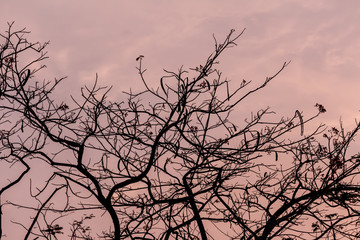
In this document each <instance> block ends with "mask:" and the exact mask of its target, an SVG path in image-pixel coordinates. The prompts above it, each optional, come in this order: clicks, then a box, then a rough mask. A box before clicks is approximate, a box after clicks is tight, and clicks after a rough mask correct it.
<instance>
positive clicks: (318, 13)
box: [0, 0, 360, 125]
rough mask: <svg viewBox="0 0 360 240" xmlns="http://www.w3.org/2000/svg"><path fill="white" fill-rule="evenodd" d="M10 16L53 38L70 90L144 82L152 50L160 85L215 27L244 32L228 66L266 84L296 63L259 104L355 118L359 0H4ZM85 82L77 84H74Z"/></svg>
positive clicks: (221, 32)
mask: <svg viewBox="0 0 360 240" xmlns="http://www.w3.org/2000/svg"><path fill="white" fill-rule="evenodd" d="M1 9H2V11H1V12H2V14H1V17H0V29H5V27H6V22H7V21H15V22H16V26H17V27H19V28H20V27H27V29H28V30H31V31H32V34H31V37H32V39H33V40H40V41H46V40H50V41H51V45H50V47H49V48H48V50H49V56H50V59H49V61H48V62H47V65H48V69H47V70H46V76H50V77H62V76H68V77H69V79H68V83H70V82H71V86H72V87H71V92H72V93H73V94H76V92H77V90H78V89H79V88H80V86H82V85H83V84H85V83H88V84H89V83H91V82H92V81H93V80H94V79H95V74H96V73H98V74H99V77H100V84H102V85H114V86H115V89H116V91H117V90H119V92H120V91H122V90H128V89H129V88H130V87H131V88H133V89H135V90H136V89H139V87H140V86H141V82H140V80H139V78H138V77H137V75H136V69H135V67H136V61H135V58H136V57H137V56H138V55H139V54H143V55H145V59H144V60H145V61H144V64H145V65H146V66H147V68H148V72H147V77H148V80H149V81H150V82H152V83H153V84H154V86H156V84H157V81H158V79H159V78H160V76H161V74H162V69H163V68H165V69H169V70H176V69H177V68H178V67H180V66H181V65H184V67H193V66H195V65H198V64H200V63H201V62H202V61H204V60H205V58H206V57H207V56H208V54H209V53H211V51H212V50H213V39H212V34H213V33H214V34H215V35H216V36H217V37H218V38H219V39H222V38H223V37H224V36H225V35H226V34H227V33H228V32H229V30H230V29H232V28H234V29H236V30H238V31H241V30H242V29H243V28H246V31H245V34H244V35H243V37H242V38H241V39H240V40H239V41H238V43H239V46H238V47H236V48H234V49H232V50H230V51H228V52H227V53H226V54H224V55H223V57H222V60H223V61H222V67H221V69H222V70H223V72H224V75H225V76H227V77H228V78H229V79H232V81H233V83H234V84H235V85H236V83H237V81H238V82H240V81H241V80H242V79H243V78H245V79H246V80H253V83H254V86H255V84H260V82H261V81H263V80H264V78H265V77H266V76H270V75H271V74H273V73H274V72H275V71H276V70H277V69H278V68H279V67H280V66H281V65H282V64H283V62H284V61H288V60H291V61H292V63H291V64H290V65H289V67H288V68H287V69H286V70H285V71H284V72H283V73H282V74H281V75H280V76H279V77H278V78H277V79H276V80H275V81H274V82H272V84H271V85H270V86H268V87H267V88H266V89H265V90H263V91H262V92H261V93H260V94H257V95H256V96H255V97H254V98H252V99H253V100H254V103H253V105H252V106H253V107H254V109H253V110H257V108H261V107H266V106H271V107H272V108H273V110H275V111H277V112H278V113H279V114H285V115H290V114H292V113H293V112H294V111H295V110H296V109H299V110H302V111H304V113H305V115H307V114H309V115H310V114H312V113H313V112H314V111H316V109H315V108H314V107H313V106H314V104H315V103H317V102H319V103H321V104H323V105H324V106H325V107H326V108H327V110H328V113H327V114H326V115H323V116H322V118H323V119H321V121H323V122H329V123H331V124H336V123H337V122H338V120H339V118H340V116H341V117H342V118H343V120H344V121H345V122H346V123H349V124H351V125H353V123H354V119H355V118H356V117H358V112H359V109H360V104H359V103H358V89H359V87H360V81H359V76H360V68H359V58H360V26H359V22H360V2H359V1H357V0H352V1H351V0H348V1H332V0H324V1H312V0H311V1H310V0H309V1H306V0H290V1H281V0H272V1H267V0H264V1H245V0H234V1H222V2H221V3H220V2H219V1H164V0H163V1H161V0H155V1H144V0H143V1H115V0H108V1H101V2H100V1H89V0H77V1H69V0H65V1H45V0H35V1H3V2H2V3H1ZM74 83H76V84H74Z"/></svg>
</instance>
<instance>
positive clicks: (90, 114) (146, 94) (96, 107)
mask: <svg viewBox="0 0 360 240" xmlns="http://www.w3.org/2000/svg"><path fill="white" fill-rule="evenodd" d="M242 33H243V32H241V33H239V34H235V31H234V30H231V31H230V33H229V34H228V35H227V36H226V38H225V39H224V40H223V41H222V42H221V43H219V42H218V41H217V39H216V38H215V37H214V40H215V50H214V52H213V53H212V54H211V55H210V56H209V57H208V58H207V59H206V61H205V62H204V63H203V64H202V65H199V66H196V67H194V68H190V69H189V70H184V69H183V68H180V69H179V70H178V71H175V72H173V71H165V75H164V76H162V77H161V78H160V81H159V85H158V87H156V88H152V87H151V85H150V84H149V83H148V82H147V81H146V76H145V71H146V69H144V67H143V61H144V56H139V57H138V58H137V59H136V60H137V61H138V67H137V70H138V73H139V76H140V79H141V80H142V82H143V84H144V90H143V91H141V92H138V93H133V92H132V91H130V92H127V93H124V94H126V95H127V100H126V101H124V102H116V101H111V100H109V96H108V95H109V93H110V90H111V88H104V87H99V86H98V84H97V79H96V80H95V83H94V85H93V86H92V87H84V88H82V89H81V93H80V94H79V96H75V97H73V98H72V101H71V102H61V101H59V100H58V99H56V97H55V96H53V95H54V94H53V93H54V91H56V89H57V86H58V85H59V84H60V83H61V82H63V80H64V79H60V80H54V81H41V82H40V81H37V80H36V73H37V71H39V70H40V69H42V68H43V65H41V63H42V62H43V60H44V59H45V58H46V53H45V52H44V49H45V46H46V44H39V43H35V44H33V43H30V42H28V41H27V38H26V36H27V34H28V32H26V31H25V29H23V30H20V31H13V26H12V24H9V28H8V30H7V31H6V33H5V34H3V35H1V37H2V40H3V43H2V44H1V52H0V67H1V73H0V74H1V82H0V94H1V105H0V113H1V129H3V130H1V143H2V145H1V154H2V155H1V164H3V163H11V164H16V165H21V166H23V169H24V170H23V171H22V172H20V174H19V175H18V177H17V178H15V179H9V181H8V183H7V184H5V186H4V187H2V188H1V190H0V194H2V193H3V192H4V191H6V190H8V191H9V190H10V189H13V187H16V185H17V184H18V183H19V182H20V181H23V179H24V176H25V175H28V178H29V179H35V178H36V176H35V175H34V174H31V171H32V170H33V169H34V171H36V168H37V167H38V166H39V164H40V163H41V164H46V165H47V166H48V169H49V172H51V174H49V177H48V178H47V179H46V180H44V183H43V185H42V186H41V187H39V186H37V187H35V186H34V187H33V186H32V185H31V189H30V192H31V195H30V197H31V198H33V199H35V200H36V201H37V202H38V204H37V206H28V205H25V204H23V203H16V202H14V201H12V202H6V204H9V205H11V206H16V207H22V208H23V209H30V210H32V211H33V215H32V216H31V217H32V220H31V222H30V223H25V222H22V223H19V224H20V225H21V226H22V227H23V228H24V229H25V230H26V234H25V237H24V238H25V239H28V238H29V237H36V238H39V239H40V238H43V239H57V238H58V237H59V236H67V237H68V238H70V239H94V236H95V234H94V233H93V232H92V229H94V228H96V226H90V224H91V221H92V220H93V219H97V218H101V216H100V214H97V213H103V214H105V215H106V216H108V217H109V218H110V219H111V223H112V227H111V228H110V230H109V229H104V230H103V232H102V233H101V234H98V235H97V237H98V238H104V239H220V238H221V239H224V238H228V239H257V240H260V239H287V240H290V239H341V238H343V239H344V238H348V239H349V238H352V239H353V238H357V237H360V234H359V233H358V231H357V230H356V228H357V224H358V221H359V215H358V212H357V211H358V210H357V209H358V202H359V200H360V195H358V191H359V189H360V187H359V185H358V184H357V179H358V176H357V175H358V170H359V163H360V161H359V157H358V156H359V155H357V154H354V153H353V154H348V153H347V152H348V149H349V145H350V143H351V141H352V140H353V139H354V137H355V135H356V133H357V132H358V130H359V126H356V127H355V128H354V129H353V130H352V131H350V132H346V131H345V130H344V129H343V128H342V127H341V126H340V128H339V129H338V128H335V127H334V128H326V127H325V126H323V125H321V126H319V127H318V128H315V129H314V130H313V131H309V130H307V131H305V129H304V126H305V125H307V123H308V122H309V121H311V120H313V119H314V118H316V117H317V116H319V114H322V113H324V112H325V111H326V110H325V108H324V107H323V106H322V105H321V104H316V107H317V109H318V111H317V113H316V114H315V115H314V116H312V117H310V118H307V119H304V117H303V115H302V113H301V112H299V111H295V113H294V116H292V117H289V118H280V119H276V115H275V114H274V113H273V112H272V111H270V109H269V108H265V109H260V110H259V111H256V112H255V113H242V114H246V115H242V116H243V118H244V120H243V121H239V119H236V118H235V117H234V113H235V114H237V115H239V114H238V113H239V112H240V111H241V109H240V105H241V104H242V103H243V102H244V101H245V100H247V97H248V96H249V95H252V94H255V93H256V92H258V91H259V90H260V89H262V88H264V87H265V86H266V85H267V84H268V83H269V82H270V81H271V80H272V79H274V78H275V77H276V76H277V75H278V74H279V73H280V72H281V71H282V70H283V69H284V68H285V67H286V66H287V65H288V63H284V64H283V65H282V66H281V67H280V69H279V70H278V71H277V72H276V73H275V74H274V75H273V76H271V77H267V78H266V79H265V80H264V82H263V83H262V84H260V85H259V86H257V87H253V88H251V85H252V84H251V82H250V81H249V82H247V81H245V80H241V81H240V82H236V83H230V81H229V80H227V79H225V78H224V77H223V76H222V73H221V71H220V70H219V69H218V68H217V66H218V63H219V62H218V58H219V56H220V55H221V54H222V53H223V52H224V51H225V50H226V49H228V48H231V47H233V46H235V45H236V40H237V39H238V38H239V37H240V36H241V35H242ZM31 51H32V52H33V53H30V55H29V52H31ZM29 56H30V57H29ZM249 89H250V90H249ZM144 99H151V101H150V102H149V103H148V102H146V101H144ZM274 119H275V120H274ZM30 162H31V164H30ZM9 172H10V171H9ZM34 189H35V190H34ZM59 192H61V193H63V194H61V195H60V194H59ZM24 196H25V195H24ZM0 197H1V195H0ZM2 200H3V199H2ZM59 202H61V204H62V205H61V204H60V205H61V207H59V205H58V203H59ZM2 204H3V203H2ZM95 211H97V213H95ZM79 212H84V213H85V215H81V216H79V215H77V213H79ZM93 212H94V213H93ZM71 213H74V214H71ZM3 214H6V212H4V213H3ZM71 216H72V217H71ZM64 219H73V220H72V221H71V222H72V223H71V224H70V226H66V224H65V225H64ZM74 219H76V220H74ZM4 232H5V231H3V234H5V233H4Z"/></svg>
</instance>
